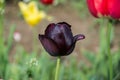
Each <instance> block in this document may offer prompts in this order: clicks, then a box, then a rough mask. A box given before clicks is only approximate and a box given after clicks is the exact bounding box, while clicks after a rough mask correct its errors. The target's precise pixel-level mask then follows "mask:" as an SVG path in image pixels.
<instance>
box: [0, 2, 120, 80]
mask: <svg viewBox="0 0 120 80" xmlns="http://www.w3.org/2000/svg"><path fill="white" fill-rule="evenodd" d="M24 1H31V0H24ZM34 1H36V2H37V3H38V7H39V9H40V10H44V11H45V12H46V14H47V15H49V16H51V17H52V20H48V19H44V20H42V21H41V22H40V23H39V24H38V25H37V26H36V27H34V28H31V27H30V26H29V25H28V24H27V23H26V22H25V21H24V19H23V17H22V15H21V12H20V9H19V7H18V2H19V1H18V0H1V1H0V80H54V75H55V67H56V58H54V57H51V56H50V55H49V54H48V53H47V52H46V51H45V50H44V49H43V47H42V45H41V43H40V42H39V40H38V34H44V30H45V29H46V27H47V25H48V24H49V23H57V22H63V21H65V22H67V23H69V24H71V25H72V27H71V28H72V31H73V34H74V35H75V34H78V33H82V34H84V35H85V36H86V39H84V40H82V41H79V42H77V44H76V48H75V50H74V51H73V52H72V54H71V55H69V56H64V57H62V59H61V64H60V73H59V80H109V75H108V73H109V69H108V67H109V65H108V64H109V63H108V56H107V54H106V45H107V44H106V41H105V38H106V36H105V32H106V25H102V26H103V28H102V29H101V28H100V26H101V20H100V19H96V18H94V17H93V16H92V15H91V14H90V13H89V11H88V9H87V4H86V0H55V3H54V4H53V5H50V6H45V5H43V4H41V3H40V1H39V0H34ZM109 21H110V22H111V23H112V24H113V25H112V26H114V27H113V28H112V34H111V54H112V58H113V80H120V68H119V67H120V45H119V44H120V36H119V35H120V31H119V29H120V27H119V26H120V23H119V21H113V20H109ZM16 33H17V35H18V36H19V37H20V39H19V40H16V39H15V35H16Z"/></svg>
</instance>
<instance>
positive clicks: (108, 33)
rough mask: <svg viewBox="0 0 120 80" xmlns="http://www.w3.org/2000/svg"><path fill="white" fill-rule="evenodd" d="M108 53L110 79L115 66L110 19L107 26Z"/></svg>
mask: <svg viewBox="0 0 120 80" xmlns="http://www.w3.org/2000/svg"><path fill="white" fill-rule="evenodd" d="M107 28H108V29H107V53H108V59H109V61H108V63H109V78H110V79H109V80H112V79H113V70H112V69H113V66H112V55H111V51H110V43H111V30H112V26H111V25H110V23H109V21H108V26H107Z"/></svg>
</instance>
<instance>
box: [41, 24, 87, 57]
mask: <svg viewBox="0 0 120 80" xmlns="http://www.w3.org/2000/svg"><path fill="white" fill-rule="evenodd" d="M70 27H71V26H70V25H69V24H67V23H66V22H59V23H57V24H55V23H51V24H49V25H48V27H47V28H46V30H45V35H41V34H39V40H40V41H41V43H42V45H43V47H44V48H45V50H46V51H47V52H48V53H49V54H50V55H51V56H66V55H69V54H70V53H71V52H72V51H73V49H74V47H75V43H76V41H78V40H82V39H84V38H85V36H84V35H82V34H78V35H76V36H73V34H72V32H71V28H70Z"/></svg>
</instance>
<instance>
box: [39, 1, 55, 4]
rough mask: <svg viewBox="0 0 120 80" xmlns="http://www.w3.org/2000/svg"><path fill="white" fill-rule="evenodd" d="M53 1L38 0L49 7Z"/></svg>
mask: <svg viewBox="0 0 120 80" xmlns="http://www.w3.org/2000/svg"><path fill="white" fill-rule="evenodd" d="M53 1H54V0H40V2H41V3H42V4H44V5H51V4H53Z"/></svg>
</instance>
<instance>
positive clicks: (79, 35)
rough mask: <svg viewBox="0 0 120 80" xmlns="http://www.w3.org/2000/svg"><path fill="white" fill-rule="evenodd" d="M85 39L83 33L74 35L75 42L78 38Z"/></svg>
mask: <svg viewBox="0 0 120 80" xmlns="http://www.w3.org/2000/svg"><path fill="white" fill-rule="evenodd" d="M82 39H85V36H84V35H83V34H78V35H76V36H74V43H75V42H76V41H78V40H82Z"/></svg>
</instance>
